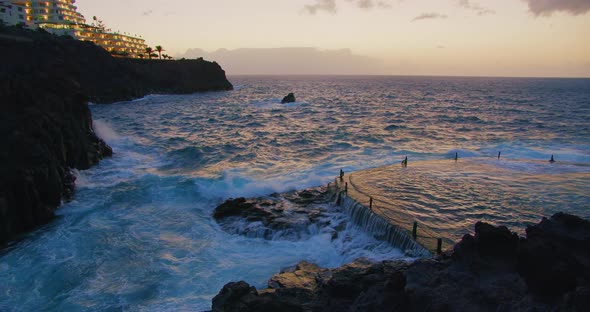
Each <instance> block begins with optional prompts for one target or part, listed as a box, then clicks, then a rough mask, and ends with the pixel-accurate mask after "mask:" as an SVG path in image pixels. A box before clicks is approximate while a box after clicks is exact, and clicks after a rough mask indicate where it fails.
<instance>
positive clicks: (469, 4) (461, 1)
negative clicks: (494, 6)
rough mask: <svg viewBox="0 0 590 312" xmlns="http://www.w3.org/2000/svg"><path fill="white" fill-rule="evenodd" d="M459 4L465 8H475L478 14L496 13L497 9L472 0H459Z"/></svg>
mask: <svg viewBox="0 0 590 312" xmlns="http://www.w3.org/2000/svg"><path fill="white" fill-rule="evenodd" d="M457 3H458V5H459V6H460V7H463V8H465V9H469V10H473V11H475V12H476V13H477V15H480V16H482V15H488V14H496V11H494V10H490V9H488V8H484V7H482V6H480V5H479V4H476V3H472V2H471V1H470V0H458V1H457Z"/></svg>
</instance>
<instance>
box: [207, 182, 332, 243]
mask: <svg viewBox="0 0 590 312" xmlns="http://www.w3.org/2000/svg"><path fill="white" fill-rule="evenodd" d="M331 195H332V194H331V193H330V192H328V190H327V188H326V187H318V188H311V189H307V190H303V191H297V192H288V193H284V194H273V195H271V196H267V197H263V198H254V199H245V198H236V199H229V200H227V201H225V202H224V203H222V204H221V205H219V206H218V207H217V208H215V211H214V212H213V218H215V219H216V220H217V221H218V222H219V224H220V225H221V227H222V228H223V229H224V230H225V231H227V232H229V233H233V234H241V235H245V236H250V237H262V238H266V239H271V238H277V237H275V236H276V235H278V236H279V238H282V239H288V240H298V239H301V238H302V237H304V236H306V235H308V233H307V228H308V227H309V226H310V225H312V224H318V225H326V224H327V223H329V222H331V221H330V220H329V218H327V217H326V207H324V206H322V205H312V204H326V203H328V202H329V201H330V200H331Z"/></svg>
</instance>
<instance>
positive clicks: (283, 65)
mask: <svg viewBox="0 0 590 312" xmlns="http://www.w3.org/2000/svg"><path fill="white" fill-rule="evenodd" d="M176 57H177V58H182V57H184V58H198V57H203V58H204V59H206V60H211V61H216V62H218V63H220V64H222V65H223V68H224V69H225V70H226V72H227V73H228V74H230V75H239V74H267V75H281V74H292V75H327V74H333V75H349V74H350V75H360V74H385V73H386V71H385V66H384V64H383V63H382V62H381V61H380V60H377V59H374V58H371V57H368V56H363V55H356V54H353V53H352V51H351V50H350V49H340V50H320V49H317V48H308V47H291V48H244V49H235V50H228V49H219V50H217V51H214V52H207V51H205V50H202V49H189V50H187V51H186V52H185V53H184V54H181V55H177V56H176Z"/></svg>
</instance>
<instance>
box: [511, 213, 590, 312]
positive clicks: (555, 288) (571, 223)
mask: <svg viewBox="0 0 590 312" xmlns="http://www.w3.org/2000/svg"><path fill="white" fill-rule="evenodd" d="M526 233H527V239H526V240H525V241H524V242H523V243H522V247H521V248H520V250H519V253H518V270H519V272H520V273H521V275H522V276H523V277H524V279H525V281H526V282H527V285H528V286H529V289H530V290H531V291H532V292H533V293H535V294H537V295H538V296H540V297H543V298H546V299H550V300H551V299H554V298H559V297H561V296H562V295H563V294H564V293H567V292H570V291H574V290H576V288H579V291H581V292H585V293H588V290H589V288H588V284H589V281H590V222H589V221H587V220H584V219H581V218H578V217H576V216H572V215H568V214H564V213H558V214H556V215H554V216H553V217H551V219H545V218H544V219H543V220H542V221H541V223H539V224H537V225H534V226H530V227H528V228H527V230H526ZM582 285H585V286H582ZM584 287H585V289H584ZM586 298H587V300H590V299H588V297H586ZM589 307H590V306H589Z"/></svg>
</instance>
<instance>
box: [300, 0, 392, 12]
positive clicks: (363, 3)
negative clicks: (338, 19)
mask: <svg viewBox="0 0 590 312" xmlns="http://www.w3.org/2000/svg"><path fill="white" fill-rule="evenodd" d="M346 2H350V3H353V4H355V6H356V7H358V8H361V9H365V10H369V9H373V8H379V9H388V8H391V5H390V4H389V3H388V2H387V1H381V0H346ZM303 11H304V12H305V13H309V14H311V15H315V14H316V13H318V12H320V11H325V12H327V13H331V14H336V12H337V11H338V6H337V3H336V0H315V3H314V4H308V5H305V6H304V7H303Z"/></svg>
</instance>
